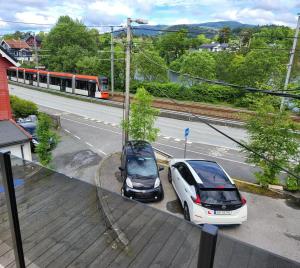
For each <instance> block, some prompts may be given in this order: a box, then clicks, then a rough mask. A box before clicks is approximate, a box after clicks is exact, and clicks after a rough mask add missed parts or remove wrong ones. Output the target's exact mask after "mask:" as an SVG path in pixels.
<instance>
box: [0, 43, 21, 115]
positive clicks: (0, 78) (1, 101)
mask: <svg viewBox="0 0 300 268" xmlns="http://www.w3.org/2000/svg"><path fill="white" fill-rule="evenodd" d="M11 66H19V64H18V63H17V61H16V59H15V58H14V57H13V56H11V55H10V54H9V53H8V52H7V51H6V50H5V49H3V48H2V47H1V46H0V120H9V119H11V118H12V113H11V108H10V102H9V93H8V82H7V68H8V67H11Z"/></svg>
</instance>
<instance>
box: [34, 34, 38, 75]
mask: <svg viewBox="0 0 300 268" xmlns="http://www.w3.org/2000/svg"><path fill="white" fill-rule="evenodd" d="M33 37H34V53H35V68H36V69H39V58H38V54H37V45H36V36H35V33H33Z"/></svg>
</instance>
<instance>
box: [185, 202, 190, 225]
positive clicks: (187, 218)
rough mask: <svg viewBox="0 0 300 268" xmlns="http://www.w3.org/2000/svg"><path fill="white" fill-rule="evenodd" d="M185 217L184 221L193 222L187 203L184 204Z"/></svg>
mask: <svg viewBox="0 0 300 268" xmlns="http://www.w3.org/2000/svg"><path fill="white" fill-rule="evenodd" d="M183 216H184V219H185V220H187V221H190V220H191V218H190V211H189V207H188V206H187V204H186V203H185V204H184V208H183Z"/></svg>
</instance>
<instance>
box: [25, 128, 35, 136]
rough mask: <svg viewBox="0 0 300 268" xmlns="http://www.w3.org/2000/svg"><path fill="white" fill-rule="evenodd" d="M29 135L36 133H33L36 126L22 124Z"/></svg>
mask: <svg viewBox="0 0 300 268" xmlns="http://www.w3.org/2000/svg"><path fill="white" fill-rule="evenodd" d="M22 127H23V128H24V129H25V130H26V131H27V132H28V133H29V134H30V135H32V136H34V135H35V134H36V133H35V131H36V127H34V126H32V127H31V126H30V127H29V126H26V127H25V126H22Z"/></svg>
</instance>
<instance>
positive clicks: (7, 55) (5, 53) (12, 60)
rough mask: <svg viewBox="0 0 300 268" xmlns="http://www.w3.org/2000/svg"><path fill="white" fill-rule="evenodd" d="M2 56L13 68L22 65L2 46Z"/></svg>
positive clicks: (0, 52) (0, 50)
mask: <svg viewBox="0 0 300 268" xmlns="http://www.w3.org/2000/svg"><path fill="white" fill-rule="evenodd" d="M0 56H1V57H3V58H5V59H7V60H8V61H9V62H10V63H11V64H13V66H16V67H19V66H20V63H18V60H17V59H16V58H15V57H14V56H12V55H11V54H10V53H9V52H8V51H7V50H6V49H4V48H3V47H2V46H0Z"/></svg>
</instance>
